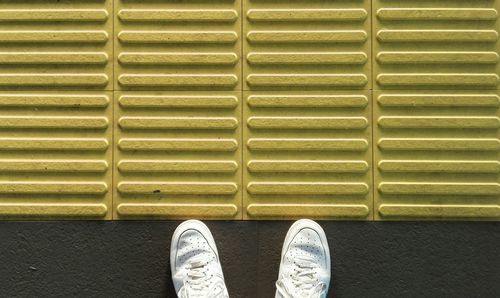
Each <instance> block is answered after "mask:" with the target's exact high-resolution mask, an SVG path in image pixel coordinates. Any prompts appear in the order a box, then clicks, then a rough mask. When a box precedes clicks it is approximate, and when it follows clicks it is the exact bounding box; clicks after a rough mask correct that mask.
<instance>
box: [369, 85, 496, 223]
mask: <svg viewBox="0 0 500 298" xmlns="http://www.w3.org/2000/svg"><path fill="white" fill-rule="evenodd" d="M375 98H376V100H377V104H376V105H375V113H374V115H375V121H377V126H376V127H377V129H376V130H375V141H376V150H375V161H376V165H375V166H376V172H375V183H376V186H377V192H375V208H376V210H377V211H378V212H377V213H376V218H378V219H476V220H477V219H488V220H491V219H499V218H500V184H499V181H500V180H499V177H500V110H499V107H500V96H499V94H498V93H496V92H472V91H468V92H456V91H455V92H453V91H447V92H445V91H428V90H426V91H425V92H409V91H407V92H395V91H392V92H388V91H384V92H382V91H379V92H376V93H375Z"/></svg>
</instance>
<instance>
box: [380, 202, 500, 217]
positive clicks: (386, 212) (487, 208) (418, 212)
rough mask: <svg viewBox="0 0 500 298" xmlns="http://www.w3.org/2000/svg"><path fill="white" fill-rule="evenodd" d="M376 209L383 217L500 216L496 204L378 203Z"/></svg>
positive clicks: (499, 210)
mask: <svg viewBox="0 0 500 298" xmlns="http://www.w3.org/2000/svg"><path fill="white" fill-rule="evenodd" d="M378 211H379V213H380V214H381V215H383V216H384V217H429V218H435V217H441V218H443V217H447V218H453V217H457V218H459V217H462V218H464V217H465V218H468V217H470V218H494V217H499V216H500V206H498V205H448V204H442V205H432V204H421V205H416V204H405V205H402V204H383V205H380V207H379V209H378Z"/></svg>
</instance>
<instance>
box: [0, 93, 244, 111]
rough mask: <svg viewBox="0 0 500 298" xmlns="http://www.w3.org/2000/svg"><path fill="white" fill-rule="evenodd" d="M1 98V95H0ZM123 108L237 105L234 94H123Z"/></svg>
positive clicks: (222, 106)
mask: <svg viewBox="0 0 500 298" xmlns="http://www.w3.org/2000/svg"><path fill="white" fill-rule="evenodd" d="M0 99H1V96H0ZM118 101H119V103H120V105H121V106H122V107H124V108H203V109H207V108H231V109H234V108H236V106H237V105H238V98H237V97H236V96H227V95H220V96H202V95H199V96H188V95H186V96H176V95H172V96H162V95H151V96H149V95H148V96H146V95H144V96H142V95H141V96H134V95H123V96H120V98H119V99H118Z"/></svg>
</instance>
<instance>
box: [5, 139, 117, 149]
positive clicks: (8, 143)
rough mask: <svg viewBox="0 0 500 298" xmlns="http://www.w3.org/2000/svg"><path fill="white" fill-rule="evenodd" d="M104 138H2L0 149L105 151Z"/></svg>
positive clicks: (105, 142)
mask: <svg viewBox="0 0 500 298" xmlns="http://www.w3.org/2000/svg"><path fill="white" fill-rule="evenodd" d="M108 146H109V143H108V141H107V140H106V139H104V138H0V150H2V151H5V150H63V151H66V150H69V151H81V150H82V151H104V150H106V149H107V148H108Z"/></svg>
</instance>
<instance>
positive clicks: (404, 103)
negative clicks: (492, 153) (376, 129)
mask: <svg viewBox="0 0 500 298" xmlns="http://www.w3.org/2000/svg"><path fill="white" fill-rule="evenodd" d="M377 101H378V103H379V104H380V105H382V106H384V107H414V106H417V107H431V108H432V107H448V106H449V107H499V106H500V97H499V96H498V95H495V94H383V95H380V96H379V97H378V98H377Z"/></svg>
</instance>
